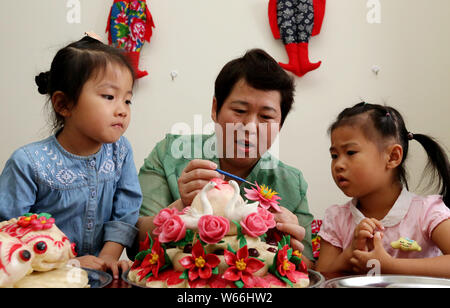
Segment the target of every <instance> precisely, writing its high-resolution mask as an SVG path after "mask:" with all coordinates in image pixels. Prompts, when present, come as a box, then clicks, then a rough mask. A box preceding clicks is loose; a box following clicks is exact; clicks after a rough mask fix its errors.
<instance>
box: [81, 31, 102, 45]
mask: <svg viewBox="0 0 450 308" xmlns="http://www.w3.org/2000/svg"><path fill="white" fill-rule="evenodd" d="M84 35H86V36H89V37H91V38H93V39H96V40H97V41H99V42H102V38H101V37H100V36H99V35H98V34H97V33H95V32H92V31H86V32H84ZM102 43H103V42H102Z"/></svg>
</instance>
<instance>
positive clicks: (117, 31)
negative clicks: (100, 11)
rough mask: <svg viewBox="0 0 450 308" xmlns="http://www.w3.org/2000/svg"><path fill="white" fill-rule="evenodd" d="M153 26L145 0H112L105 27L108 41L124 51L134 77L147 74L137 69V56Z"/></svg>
mask: <svg viewBox="0 0 450 308" xmlns="http://www.w3.org/2000/svg"><path fill="white" fill-rule="evenodd" d="M154 27H155V24H154V22H153V17H152V15H151V14H150V11H149V9H148V5H147V3H146V1H145V0H139V1H138V0H114V2H113V5H112V7H111V11H110V13H109V18H108V25H107V27H106V32H107V33H109V35H108V42H109V44H110V45H112V46H114V47H116V48H121V49H124V50H125V51H126V54H127V56H128V57H129V59H130V62H131V64H132V65H133V67H134V71H135V74H136V79H138V78H141V77H144V76H147V75H148V73H147V71H141V70H140V69H139V57H140V52H141V49H142V46H143V45H144V41H147V42H150V37H151V36H152V33H153V30H152V28H154Z"/></svg>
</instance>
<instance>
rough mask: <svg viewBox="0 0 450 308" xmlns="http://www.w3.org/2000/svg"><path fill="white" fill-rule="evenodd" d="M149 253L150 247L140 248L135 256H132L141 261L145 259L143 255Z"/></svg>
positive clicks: (150, 251)
mask: <svg viewBox="0 0 450 308" xmlns="http://www.w3.org/2000/svg"><path fill="white" fill-rule="evenodd" d="M149 253H152V250H151V249H147V250H142V251H140V252H139V253H138V254H137V255H136V257H134V259H135V260H138V261H142V260H144V259H145V256H146V255H148V254H149Z"/></svg>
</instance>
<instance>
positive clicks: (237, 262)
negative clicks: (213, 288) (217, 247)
mask: <svg viewBox="0 0 450 308" xmlns="http://www.w3.org/2000/svg"><path fill="white" fill-rule="evenodd" d="M224 256H225V262H226V263H227V264H228V265H229V266H230V267H229V268H227V270H226V271H225V273H224V274H223V276H222V277H223V278H224V279H226V280H230V281H238V280H242V282H243V283H244V286H252V285H253V273H255V272H257V271H258V270H259V269H261V268H262V267H263V266H264V262H262V261H260V260H258V259H255V258H249V256H248V249H247V245H245V246H244V247H242V248H241V249H239V250H238V251H237V252H236V254H233V253H232V252H230V251H228V250H227V249H225V252H224Z"/></svg>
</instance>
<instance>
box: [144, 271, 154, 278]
mask: <svg viewBox="0 0 450 308" xmlns="http://www.w3.org/2000/svg"><path fill="white" fill-rule="evenodd" d="M152 276H153V272H150V273H149V274H148V275H147V276H145V279H146V280H147V279H149V278H150V277H152Z"/></svg>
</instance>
